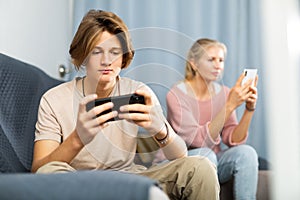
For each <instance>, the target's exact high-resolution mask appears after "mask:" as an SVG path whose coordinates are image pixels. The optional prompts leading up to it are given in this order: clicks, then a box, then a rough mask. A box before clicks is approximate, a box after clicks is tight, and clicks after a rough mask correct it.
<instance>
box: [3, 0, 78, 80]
mask: <svg viewBox="0 0 300 200" xmlns="http://www.w3.org/2000/svg"><path fill="white" fill-rule="evenodd" d="M72 10H73V3H72V1H71V0H63V1H61V0H43V1H40V0H26V1H23V0H9V1H7V0H0V52H1V53H4V54H6V55H9V56H12V57H15V58H18V59H20V60H22V61H24V62H27V63H30V64H33V65H36V66H38V67H40V68H42V69H43V70H44V71H45V72H46V73H48V74H49V75H51V76H52V77H56V78H58V77H59V76H58V66H59V65H60V64H64V65H67V66H68V65H69V57H68V48H69V45H70V40H71V39H70V38H72V35H71V34H72V18H71V17H70V16H72Z"/></svg>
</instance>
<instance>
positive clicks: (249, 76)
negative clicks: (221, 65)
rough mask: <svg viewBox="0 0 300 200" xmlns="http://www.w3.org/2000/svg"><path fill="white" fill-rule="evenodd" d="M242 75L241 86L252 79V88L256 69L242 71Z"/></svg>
mask: <svg viewBox="0 0 300 200" xmlns="http://www.w3.org/2000/svg"><path fill="white" fill-rule="evenodd" d="M244 74H245V77H244V79H243V80H242V85H244V84H245V83H246V82H247V81H248V80H249V79H252V86H253V85H254V82H255V77H256V74H257V69H244Z"/></svg>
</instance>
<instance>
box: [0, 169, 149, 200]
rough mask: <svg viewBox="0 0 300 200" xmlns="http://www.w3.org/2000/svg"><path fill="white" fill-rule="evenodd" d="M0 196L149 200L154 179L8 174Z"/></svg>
mask: <svg viewBox="0 0 300 200" xmlns="http://www.w3.org/2000/svg"><path fill="white" fill-rule="evenodd" d="M0 179H1V181H0V199H2V200H6V199H7V200H8V199H45V200H48V199H49V200H52V199H64V200H69V199H70V200H73V199H86V200H89V199H110V200H120V199H128V200H129V199H130V200H146V199H148V195H149V187H150V186H151V185H154V184H155V183H154V181H153V180H150V179H148V178H146V177H142V176H135V175H132V174H126V173H122V172H117V171H78V172H75V173H60V174H51V175H49V174H28V173H26V174H24V173H23V174H13V175H12V174H5V175H1V177H0Z"/></svg>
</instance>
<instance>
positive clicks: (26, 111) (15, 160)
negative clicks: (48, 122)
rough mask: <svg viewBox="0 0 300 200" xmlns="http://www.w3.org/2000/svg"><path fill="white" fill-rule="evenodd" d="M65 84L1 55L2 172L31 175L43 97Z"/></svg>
mask: <svg viewBox="0 0 300 200" xmlns="http://www.w3.org/2000/svg"><path fill="white" fill-rule="evenodd" d="M60 83H61V81H59V80H56V79H54V78H51V77H50V76H48V75H47V74H46V73H44V72H43V71H42V70H40V69H39V68H37V67H35V66H32V65H30V64H27V63H24V62H21V61H19V60H16V59H14V58H12V57H9V56H6V55H3V54H0V97H1V98H0V172H28V171H30V168H31V162H32V153H33V143H34V130H35V123H36V120H37V112H38V106H39V101H40V98H41V96H42V94H43V93H44V92H45V91H46V90H48V89H49V88H51V87H53V86H55V85H57V84H60Z"/></svg>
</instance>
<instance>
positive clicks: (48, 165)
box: [32, 10, 219, 199]
mask: <svg viewBox="0 0 300 200" xmlns="http://www.w3.org/2000/svg"><path fill="white" fill-rule="evenodd" d="M69 53H70V55H71V58H72V61H73V63H74V65H75V66H76V67H77V68H78V69H79V68H80V67H81V66H85V68H86V76H85V77H83V78H80V77H77V78H75V79H74V80H72V81H70V82H67V83H64V84H62V85H60V86H58V87H55V88H53V89H51V90H49V91H48V92H47V93H45V94H44V95H43V97H42V99H41V102H40V108H39V113H38V121H37V124H36V137H35V145H34V157H33V163H32V171H33V172H39V173H51V172H60V171H74V170H86V169H101V170H120V171H126V172H132V173H137V174H141V175H145V176H148V177H150V178H153V179H156V180H158V182H159V183H160V184H161V186H162V188H163V189H164V191H165V192H166V193H167V194H168V196H169V197H170V198H171V199H185V198H189V199H207V198H208V196H209V198H210V199H217V198H218V192H219V185H218V182H217V175H216V171H215V169H214V167H213V165H211V164H210V163H209V161H207V160H205V159H199V157H197V158H193V159H189V158H188V157H186V151H187V150H186V146H185V143H184V141H183V140H182V139H180V137H178V136H177V135H176V134H175V132H174V131H173V129H172V128H171V126H170V125H169V124H168V123H167V120H166V119H165V117H164V116H163V114H162V110H161V108H160V105H159V102H158V99H157V97H156V96H155V95H154V93H153V92H152V91H151V89H150V88H149V87H147V86H146V85H144V84H142V83H141V82H137V81H134V80H131V79H128V78H123V77H120V76H119V73H120V71H121V70H122V69H124V68H126V67H127V66H128V65H129V64H130V61H131V60H132V58H133V55H134V50H133V48H132V45H131V40H130V38H129V34H128V29H127V27H126V25H125V24H124V23H123V21H122V20H121V19H120V18H119V17H118V16H116V15H115V14H114V13H111V12H106V11H100V10H91V11H89V12H88V13H87V14H86V15H85V17H84V18H83V19H82V21H81V24H80V26H79V28H78V30H77V32H76V34H75V36H74V38H73V41H72V44H71V46H70V50H69ZM131 93H137V94H139V95H142V96H144V98H145V105H143V104H130V105H125V106H123V107H121V108H120V109H121V111H122V113H121V112H119V113H118V112H117V111H111V112H107V113H106V114H101V113H102V112H103V111H106V110H109V109H111V108H113V106H114V105H113V103H111V102H109V103H105V104H102V105H100V106H96V107H94V108H92V109H91V110H88V111H87V109H86V104H87V103H88V102H91V101H94V100H95V99H96V98H104V97H108V96H119V95H123V94H131ZM115 117H118V118H120V119H121V120H116V121H108V120H109V119H112V118H115ZM139 126H140V127H142V128H144V129H145V130H147V131H148V132H149V134H150V135H151V136H152V137H153V138H154V139H155V140H156V141H157V143H158V144H159V146H160V147H161V148H162V149H163V151H164V154H165V156H166V157H167V158H168V159H170V160H173V161H172V162H170V164H166V165H164V166H157V167H153V168H150V169H147V168H145V167H144V166H140V165H136V164H134V156H135V152H136V144H137V140H136V139H137V133H138V127H139ZM192 163H193V164H195V165H196V166H195V167H190V166H191V165H192ZM202 170H203V172H205V173H202ZM174 171H176V173H174ZM189 174H194V175H190V176H189ZM198 174H199V175H198Z"/></svg>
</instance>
